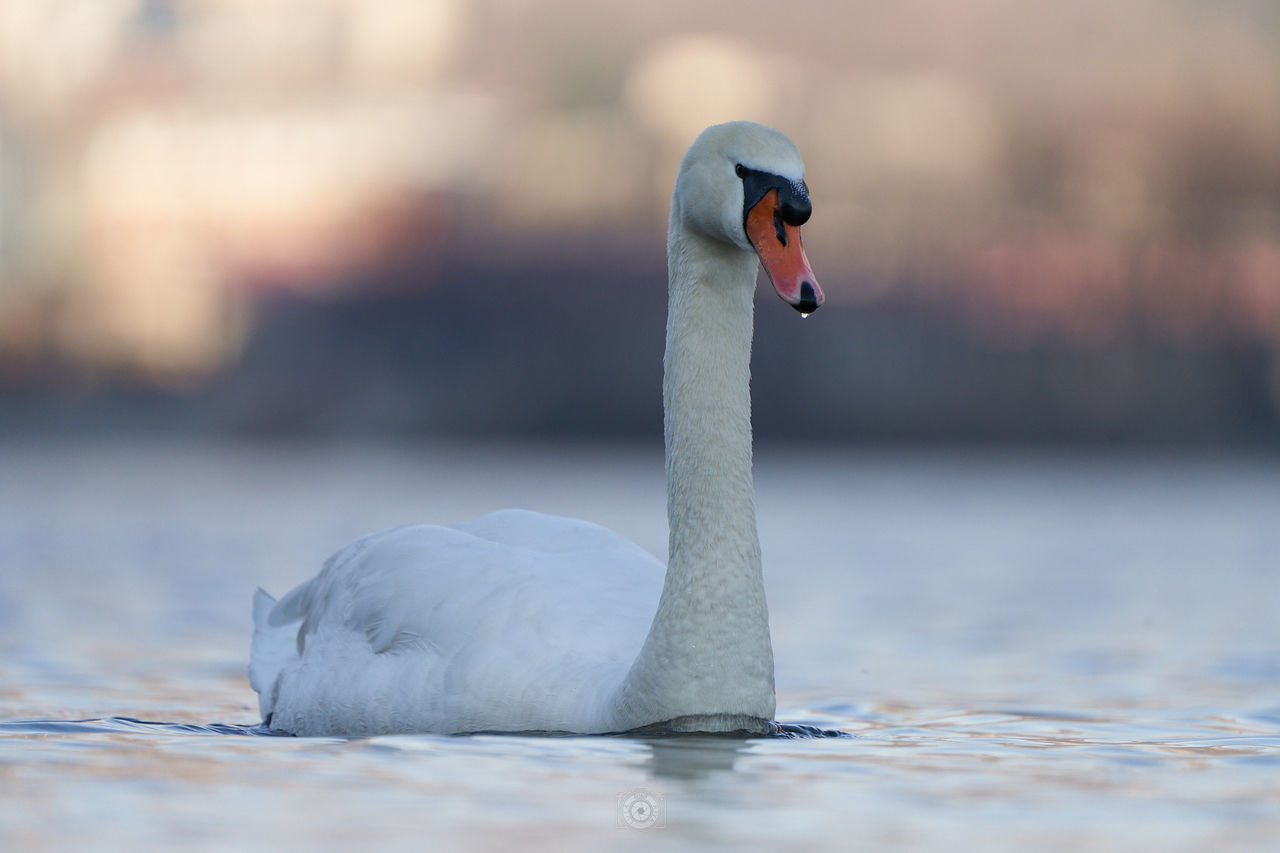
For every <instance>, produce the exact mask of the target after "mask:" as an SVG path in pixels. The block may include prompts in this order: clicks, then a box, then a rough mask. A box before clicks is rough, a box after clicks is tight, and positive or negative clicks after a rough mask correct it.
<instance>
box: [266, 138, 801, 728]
mask: <svg viewBox="0 0 1280 853" xmlns="http://www.w3.org/2000/svg"><path fill="white" fill-rule="evenodd" d="M810 211H811V206H810V201H809V194H808V187H807V186H806V184H805V181H804V163H803V161H802V160H801V158H800V154H799V151H798V150H797V149H796V146H795V145H794V144H793V143H792V142H791V140H789V139H788V138H787V137H786V136H785V135H784V134H782V133H781V132H780V131H777V130H774V129H773V128H770V127H766V126H764V125H760V124H755V123H752V122H730V123H727V124H719V125H713V126H711V127H708V128H707V129H706V130H704V131H703V132H702V133H701V134H700V135H699V136H698V137H697V139H696V140H695V141H694V142H693V144H692V145H691V146H690V148H689V150H688V152H687V153H686V154H685V156H684V158H683V160H682V161H681V164H680V169H679V173H678V175H677V178H676V183H675V191H674V193H673V195H672V199H671V216H670V220H669V227H668V232H667V258H668V314H667V334H666V354H665V357H664V360H663V367H664V371H663V385H662V399H663V410H664V438H665V442H666V471H667V516H668V522H669V532H670V541H669V555H670V556H669V561H668V565H667V567H666V569H665V573H664V569H663V567H662V565H661V563H660V562H659V561H657V560H656V559H655V558H654V557H652V556H651V555H649V554H648V553H647V552H645V551H644V550H643V549H641V548H640V547H638V546H636V545H633V544H632V543H630V542H628V541H626V540H625V539H623V538H621V537H619V536H617V535H616V534H614V533H612V532H610V531H608V530H606V529H604V528H603V527H599V526H597V525H594V524H589V523H587V522H584V521H576V520H572V519H566V518H558V517H553V516H549V515H542V514H539V513H535V512H529V511H523V510H501V511H498V512H494V513H491V514H489V515H486V516H484V517H482V518H480V519H478V520H475V521H471V522H468V523H463V524H457V525H454V526H450V527H437V526H427V525H411V526H405V527H397V528H394V529H391V530H387V531H384V532H382V533H376V534H373V535H371V536H367V537H365V538H363V539H360V540H358V541H356V542H355V543H353V544H351V545H349V546H347V547H346V548H345V549H343V550H341V551H339V552H338V553H336V554H335V555H333V556H332V557H330V558H329V559H328V561H326V563H325V564H324V567H323V568H322V570H321V571H320V573H319V574H318V575H316V577H314V578H312V579H311V580H309V581H306V582H305V583H303V584H302V585H300V586H299V587H297V588H296V589H294V590H293V591H292V592H290V593H288V594H287V595H285V596H284V598H282V599H281V600H280V601H279V602H277V601H275V599H273V598H272V597H271V596H270V595H268V594H267V593H266V592H264V591H263V590H262V589H259V590H258V591H257V593H256V595H255V598H254V604H253V618H254V625H255V629H254V635H253V643H252V651H251V657H250V665H249V677H250V682H251V684H252V686H253V689H254V690H255V691H257V693H258V696H259V705H260V708H261V711H262V716H263V722H264V725H266V726H268V727H270V728H271V729H275V730H280V731H284V732H289V733H292V734H296V735H370V734H382V733H396V732H439V733H461V732H479V731H505V732H532V731H554V732H576V733H584V734H587V733H606V732H625V731H633V730H637V729H644V728H648V727H660V728H661V730H664V731H701V732H733V731H746V732H749V733H767V732H770V731H772V730H773V729H774V723H773V715H774V710H775V699H774V682H773V648H772V645H771V642H770V637H769V616H768V611H767V608H766V605H765V593H764V584H763V577H762V571H761V561H760V544H759V540H758V537H757V534H756V520H755V507H754V502H753V495H752V481H751V415H750V406H751V399H750V389H749V387H748V386H749V380H750V356H751V337H752V310H753V304H752V303H753V294H754V291H755V278H756V272H757V270H758V268H759V266H758V262H759V263H760V264H762V265H763V266H764V268H765V271H766V273H767V274H768V276H769V278H770V280H771V281H772V283H773V286H774V288H775V289H776V291H777V293H778V295H779V296H780V297H781V298H782V299H783V300H784V301H785V302H787V303H788V304H790V305H791V306H792V307H794V308H795V309H797V310H798V311H800V312H801V313H802V314H805V315H807V314H809V313H811V312H813V311H815V310H817V308H818V307H819V306H821V305H822V301H823V294H822V290H821V289H820V288H819V286H818V282H817V279H816V278H814V276H813V271H812V269H811V268H810V266H809V261H808V258H807V257H806V255H805V252H804V247H803V244H802V242H801V239H800V226H801V225H802V224H804V223H805V222H806V221H807V220H808V218H809V215H810Z"/></svg>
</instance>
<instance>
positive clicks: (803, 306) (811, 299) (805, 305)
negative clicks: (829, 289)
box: [792, 281, 818, 314]
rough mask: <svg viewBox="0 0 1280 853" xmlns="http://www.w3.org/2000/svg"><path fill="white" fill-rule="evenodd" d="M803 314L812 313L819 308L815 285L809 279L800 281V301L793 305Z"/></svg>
mask: <svg viewBox="0 0 1280 853" xmlns="http://www.w3.org/2000/svg"><path fill="white" fill-rule="evenodd" d="M792 307H793V308H795V309H796V310H797V311H799V312H800V313H801V314H812V313H813V312H814V311H817V310H818V296H817V294H816V293H814V290H813V285H812V284H810V283H809V282H807V281H802V282H800V301H799V302H797V303H796V304H795V305H793V306H792Z"/></svg>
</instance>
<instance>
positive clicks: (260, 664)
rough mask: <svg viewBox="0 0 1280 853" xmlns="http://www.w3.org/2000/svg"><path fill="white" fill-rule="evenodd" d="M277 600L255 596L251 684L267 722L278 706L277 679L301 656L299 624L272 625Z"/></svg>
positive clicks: (250, 656)
mask: <svg viewBox="0 0 1280 853" xmlns="http://www.w3.org/2000/svg"><path fill="white" fill-rule="evenodd" d="M275 606H276V600H275V599H274V598H272V597H271V596H270V595H268V594H267V593H266V592H264V591H263V590H262V589H261V588H259V589H258V591H257V592H256V593H254V596H253V646H252V649H251V651H250V654H249V684H251V685H252V686H253V689H254V690H256V691H257V693H258V707H259V708H260V709H261V711H262V718H263V719H264V720H266V719H268V718H269V717H270V715H271V712H272V710H273V707H274V705H275V692H276V691H275V687H276V680H277V679H278V678H279V677H280V672H281V671H282V670H283V669H284V668H285V667H286V666H288V665H289V663H290V662H292V661H294V660H296V659H297V657H298V648H297V634H298V629H297V624H296V623H286V624H284V625H272V624H270V616H271V611H272V609H274V608H275Z"/></svg>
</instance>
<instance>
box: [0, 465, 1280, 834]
mask: <svg viewBox="0 0 1280 853" xmlns="http://www.w3.org/2000/svg"><path fill="white" fill-rule="evenodd" d="M756 488H757V494H758V507H759V519H760V534H761V540H762V545H763V548H764V555H765V571H766V581H767V586H768V589H769V595H770V605H771V616H772V620H771V621H772V625H773V635H774V646H775V652H776V658H777V682H778V718H779V720H781V721H783V722H787V723H795V724H805V725H812V726H816V727H820V728H822V729H826V730H831V731H836V732H841V733H845V734H847V735H851V737H840V738H836V737H828V738H774V739H754V740H736V739H729V738H705V737H703V738H682V739H666V740H663V739H656V740H645V739H638V738H630V737H543V738H538V737H506V736H473V737H442V736H432V735H417V736H396V737H377V738H368V739H355V740H344V739H338V738H325V739H301V738H286V737H269V736H262V735H261V734H260V733H255V732H254V730H253V729H252V728H251V726H252V724H254V723H256V722H257V706H256V697H255V695H254V694H253V692H252V691H251V690H250V688H249V685H248V680H247V678H246V675H245V666H246V662H247V658H248V649H249V637H250V633H251V619H250V615H249V614H250V600H251V596H252V593H253V590H254V588H255V587H256V586H257V585H259V584H260V585H262V586H264V587H265V588H266V589H267V590H268V591H270V592H272V593H274V594H276V595H279V594H280V593H283V592H285V591H287V590H288V589H289V588H290V587H292V586H293V585H294V584H296V583H297V582H299V581H301V580H303V579H305V578H307V577H309V576H310V575H311V574H313V573H314V572H315V571H316V569H317V568H318V567H319V565H320V563H321V561H322V560H323V559H324V558H325V557H326V556H327V555H328V554H329V553H330V552H331V551H333V550H334V549H336V548H338V547H339V546H341V545H343V544H345V543H346V542H348V541H349V540H351V539H353V538H354V537H356V536H358V535H360V534H362V533H365V532H368V531H371V530H375V529H380V528H383V527H387V526H389V525H392V524H397V523H401V522H408V521H439V522H447V521H455V520H461V519H466V518H469V517H474V516H476V515H479V514H481V513H483V512H485V511H487V510H490V509H494V508H498V507H501V506H525V507H528V508H532V509H540V510H544V511H548V512H555V513H563V514H567V515H575V516H581V517H585V518H589V519H591V520H594V521H599V522H601V523H603V524H605V525H607V526H609V527H611V528H613V529H614V530H617V531H618V532H620V533H622V534H624V535H627V536H628V537H630V538H633V539H634V540H636V541H638V542H639V543H640V544H642V545H643V546H645V547H646V548H648V549H650V550H652V551H654V552H655V553H657V554H658V555H660V556H661V555H662V554H663V552H664V550H665V546H666V533H665V510H664V506H663V499H664V493H663V483H662V465H661V456H660V448H658V447H656V446H650V447H621V448H619V447H598V446H584V447H579V446H565V447H550V448H548V447H494V446H481V447H474V446H425V447H424V446H405V447H388V446H376V445H363V444H316V445H309V446H297V445H293V444H281V445H278V446H273V445H253V444H247V445H241V444H234V443H200V442H181V441H157V440H151V439H148V440H142V439H138V440H133V441H122V442H109V443H100V444H94V443H86V442H80V443H75V442H71V443H59V442H54V441H42V442H34V443H33V442H17V441H13V440H10V441H9V442H8V443H7V444H3V445H0V794H2V796H0V850H71V849H121V850H124V849H128V850H135V849H152V850H168V849H173V848H176V847H179V846H180V847H181V848H182V849H194V850H201V849H232V848H234V849H237V850H259V849H261V850H266V849H277V848H288V849H302V848H307V849H318V850H350V849H368V848H370V847H377V848H381V849H391V850H398V849H403V850H442V849H450V848H465V849H468V850H509V849H513V848H516V849H525V848H548V849H556V850H561V849H564V850H598V849H605V848H610V849H612V848H617V849H628V848H637V849H639V848H645V849H647V848H650V847H653V846H655V845H657V846H661V847H663V848H671V849H682V848H702V847H705V846H707V845H709V844H719V845H722V846H725V847H728V848H731V849H783V848H785V849H822V848H831V849H835V848H838V849H894V850H910V849H945V850H965V849H982V850H1019V851H1021V850H1062V851H1076V850H1091V851H1092V850H1151V849H1160V850H1186V851H1201V850H1226V849H1241V850H1246V849H1258V850H1264V849H1277V847H1278V846H1280V460H1278V459H1276V458H1274V457H1272V458H1267V457H1252V456H1192V457H1184V456H1176V455H1125V454H1118V453H1117V454H1090V453H1062V454H1015V453H998V452H991V453H964V452H943V451H928V452H912V451H873V450H866V451H857V452H849V451H841V450H838V449H833V448H825V447H816V448H811V449H807V450H802V449H800V448H774V447H770V446H764V447H761V448H759V449H758V451H757V480H756ZM33 721H40V722H33ZM142 721H147V722H142Z"/></svg>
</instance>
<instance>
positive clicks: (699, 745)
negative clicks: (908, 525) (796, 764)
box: [645, 735, 751, 779]
mask: <svg viewBox="0 0 1280 853" xmlns="http://www.w3.org/2000/svg"><path fill="white" fill-rule="evenodd" d="M750 743H751V741H747V740H743V739H742V738H736V737H701V736H696V735H695V736H689V737H672V738H662V739H659V740H650V741H645V745H646V746H648V747H649V749H651V750H652V751H653V754H652V756H651V757H650V759H649V772H650V773H652V774H653V777H654V778H655V779H702V778H704V777H706V776H709V775H711V774H712V773H717V772H727V771H731V770H733V764H734V762H735V761H736V760H737V758H738V756H739V755H741V754H742V752H743V750H744V749H745V748H746V747H747V746H748V744H750Z"/></svg>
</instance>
